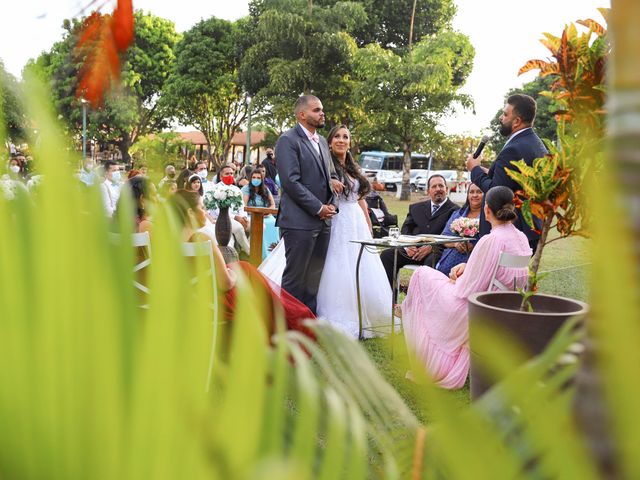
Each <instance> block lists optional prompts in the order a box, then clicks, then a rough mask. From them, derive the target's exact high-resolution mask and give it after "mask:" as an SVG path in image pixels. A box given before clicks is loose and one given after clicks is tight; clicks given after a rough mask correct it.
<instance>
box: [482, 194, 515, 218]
mask: <svg viewBox="0 0 640 480" xmlns="http://www.w3.org/2000/svg"><path fill="white" fill-rule="evenodd" d="M485 201H486V203H487V206H488V207H489V210H491V213H493V215H494V216H495V217H496V218H497V219H498V220H500V221H501V222H512V221H514V220H515V219H516V218H517V217H518V214H517V213H516V206H515V204H514V203H513V190H511V189H510V188H509V187H503V186H499V187H493V188H492V189H490V190H489V191H488V192H487V195H486V198H485Z"/></svg>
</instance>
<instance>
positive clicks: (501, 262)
mask: <svg viewBox="0 0 640 480" xmlns="http://www.w3.org/2000/svg"><path fill="white" fill-rule="evenodd" d="M530 261H531V257H530V256H529V255H513V254H511V253H507V252H502V253H501V254H500V258H499V259H498V263H497V264H496V267H495V268H494V269H493V274H492V275H491V282H489V287H488V288H487V291H490V290H493V289H494V288H497V289H498V290H502V291H505V292H506V291H510V290H515V281H514V286H513V287H514V288H509V287H507V286H506V285H505V284H504V283H502V282H501V281H500V280H498V279H497V278H496V275H497V273H498V269H499V268H500V267H502V268H527V267H528V266H529V262H530Z"/></svg>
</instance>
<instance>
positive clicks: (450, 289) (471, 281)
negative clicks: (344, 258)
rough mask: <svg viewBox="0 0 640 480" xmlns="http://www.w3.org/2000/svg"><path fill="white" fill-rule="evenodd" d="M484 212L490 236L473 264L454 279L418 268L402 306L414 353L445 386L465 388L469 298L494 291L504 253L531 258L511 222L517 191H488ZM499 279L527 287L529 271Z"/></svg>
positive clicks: (454, 272)
mask: <svg viewBox="0 0 640 480" xmlns="http://www.w3.org/2000/svg"><path fill="white" fill-rule="evenodd" d="M484 213H485V216H486V218H487V221H489V223H491V233H490V234H488V235H485V236H484V237H482V238H481V239H480V240H479V241H478V243H477V244H476V246H475V248H474V249H473V251H472V252H471V256H470V257H469V261H468V262H467V263H466V264H465V263H461V264H459V265H456V266H455V267H453V268H452V269H451V273H450V274H449V277H447V276H445V275H444V274H443V273H441V272H439V271H438V270H435V269H433V268H431V267H420V268H418V269H417V270H416V271H415V273H414V274H413V276H412V277H411V282H410V283H409V291H408V293H407V297H406V298H405V300H404V302H403V303H402V307H401V308H402V321H403V324H404V336H405V340H406V342H407V347H408V348H409V351H410V352H412V353H413V354H414V355H415V358H418V359H419V360H421V361H422V362H423V364H424V368H425V369H426V371H427V372H428V374H429V375H430V376H431V378H432V379H433V380H434V381H435V382H436V385H438V386H439V387H443V388H449V389H455V388H461V387H462V386H463V385H464V383H465V381H466V378H467V373H468V371H469V344H468V341H469V326H468V319H467V298H468V297H469V295H471V294H472V293H476V292H482V291H485V290H487V289H488V288H489V282H490V281H491V275H492V274H493V270H494V269H495V267H496V265H497V263H498V260H499V258H500V254H501V253H502V252H507V253H511V254H513V255H531V249H530V248H529V242H528V240H527V237H526V236H525V235H524V234H523V233H522V232H520V231H519V230H517V229H516V228H515V227H514V226H513V223H512V222H513V221H514V220H515V219H516V218H517V215H516V207H515V205H514V204H513V191H511V190H510V189H509V188H507V187H502V186H499V187H493V188H492V189H491V190H489V191H488V192H487V194H486V196H485V205H484ZM496 278H497V279H498V280H500V281H501V282H502V283H503V284H505V285H513V284H514V281H515V282H517V284H518V285H520V286H523V285H524V284H525V283H526V279H527V269H526V268H501V269H499V270H498V272H497V275H496Z"/></svg>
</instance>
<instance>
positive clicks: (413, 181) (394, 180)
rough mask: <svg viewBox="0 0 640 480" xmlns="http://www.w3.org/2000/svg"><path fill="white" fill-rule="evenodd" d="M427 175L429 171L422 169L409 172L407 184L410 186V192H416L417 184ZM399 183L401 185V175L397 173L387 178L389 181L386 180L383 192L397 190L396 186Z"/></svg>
mask: <svg viewBox="0 0 640 480" xmlns="http://www.w3.org/2000/svg"><path fill="white" fill-rule="evenodd" d="M428 173H429V170H424V169H415V170H411V171H410V172H409V184H410V185H411V191H412V192H417V191H418V184H417V182H418V181H420V180H422V179H426V178H427V174H428ZM400 183H402V173H398V174H397V175H395V176H393V177H391V178H389V180H387V181H386V182H385V184H384V186H385V190H388V191H390V192H395V191H396V190H397V189H398V184H400Z"/></svg>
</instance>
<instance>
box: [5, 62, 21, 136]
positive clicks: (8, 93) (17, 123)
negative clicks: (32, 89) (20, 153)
mask: <svg viewBox="0 0 640 480" xmlns="http://www.w3.org/2000/svg"><path fill="white" fill-rule="evenodd" d="M19 92H20V84H19V83H18V81H17V80H16V78H15V77H14V76H13V75H11V74H10V73H9V72H7V71H6V70H5V68H4V63H3V62H2V60H0V120H1V121H2V122H3V123H4V125H3V126H0V131H3V130H4V132H5V133H6V135H7V136H8V137H9V138H11V139H12V140H14V141H16V140H23V139H24V137H25V134H26V128H27V120H26V117H25V115H24V112H23V108H22V105H21V104H20V100H19V98H20V93H19Z"/></svg>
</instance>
